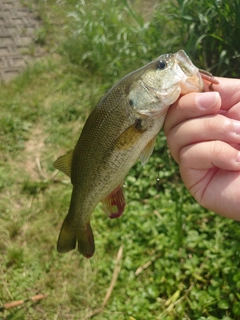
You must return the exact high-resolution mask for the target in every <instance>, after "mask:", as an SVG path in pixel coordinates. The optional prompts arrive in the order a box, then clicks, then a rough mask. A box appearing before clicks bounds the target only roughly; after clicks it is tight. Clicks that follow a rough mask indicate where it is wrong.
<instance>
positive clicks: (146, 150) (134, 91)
mask: <svg viewBox="0 0 240 320" xmlns="http://www.w3.org/2000/svg"><path fill="white" fill-rule="evenodd" d="M202 76H203V77H204V78H205V79H206V80H207V81H210V82H212V83H216V81H215V79H214V78H213V77H212V76H211V74H209V73H207V72H204V73H203V74H201V73H200V72H199V70H198V68H197V67H196V66H194V65H193V64H192V62H191V60H190V59H189V57H188V56H187V55H186V53H185V52H184V51H183V50H181V51H178V52H177V53H175V54H165V55H161V56H160V57H158V58H157V59H155V60H153V61H152V62H150V63H149V64H147V65H146V66H144V67H142V68H140V69H138V70H136V71H133V72H132V73H130V74H128V75H127V76H125V77H124V78H123V79H122V80H120V81H119V82H118V83H117V84H115V85H114V86H113V87H112V88H111V89H110V90H109V91H108V92H107V94H106V95H105V96H104V97H103V98H102V99H101V100H100V102H99V103H98V105H97V106H96V107H95V109H94V110H93V111H92V113H91V114H90V116H89V117H88V119H87V121H86V123H85V125H84V127H83V130H82V133H81V135H80V137H79V140H78V142H77V144H76V146H75V148H74V149H73V150H72V151H70V152H68V153H67V154H65V155H63V156H61V157H59V158H58V159H57V160H56V161H55V163H54V166H55V168H57V169H59V170H61V171H62V172H64V173H65V174H67V175H68V176H69V177H70V178H71V182H72V185H73V192H72V197H71V202H70V208H69V211H68V214H67V216H66V218H65V220H64V222H63V225H62V228H61V231H60V234H59V238H58V243H57V249H58V251H59V252H68V251H70V250H72V249H74V248H75V247H76V243H78V251H79V252H80V253H81V254H83V255H84V256H85V257H88V258H89V257H91V256H92V255H93V254H94V251H95V245H94V237H93V232H92V229H91V225H90V217H91V214H92V212H93V211H94V208H95V206H96V205H97V204H98V203H99V202H100V201H101V202H102V204H103V209H104V211H105V212H106V214H107V215H108V216H109V217H110V218H116V217H119V216H120V215H121V214H122V213H123V211H124V207H125V200H124V193H123V188H122V186H123V182H124V178H125V176H126V175H127V173H128V171H129V170H130V168H131V167H132V166H133V165H134V164H135V162H136V161H137V160H138V159H139V158H140V160H141V163H142V165H143V164H145V163H146V162H147V160H148V158H149V157H150V155H151V153H152V151H153V148H154V144H155V140H156V136H157V134H158V132H159V131H160V129H161V127H162V125H163V123H164V120H165V117H166V114H167V110H168V108H169V106H170V105H171V104H172V103H174V102H175V101H176V100H177V99H178V98H179V96H180V95H181V94H186V93H188V92H193V91H198V92H199V91H202V90H203V81H202Z"/></svg>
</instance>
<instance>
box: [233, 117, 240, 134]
mask: <svg viewBox="0 0 240 320" xmlns="http://www.w3.org/2000/svg"><path fill="white" fill-rule="evenodd" d="M232 124H233V131H234V133H235V134H237V135H239V134H240V121H237V120H234V121H233V122H232Z"/></svg>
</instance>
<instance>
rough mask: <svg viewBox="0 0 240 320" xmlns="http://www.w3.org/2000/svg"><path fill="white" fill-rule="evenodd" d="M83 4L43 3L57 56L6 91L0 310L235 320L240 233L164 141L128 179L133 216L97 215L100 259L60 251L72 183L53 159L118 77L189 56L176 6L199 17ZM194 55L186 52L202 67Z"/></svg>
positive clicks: (0, 92)
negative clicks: (186, 178)
mask: <svg viewBox="0 0 240 320" xmlns="http://www.w3.org/2000/svg"><path fill="white" fill-rule="evenodd" d="M86 3H87V2H86ZM86 3H85V2H84V1H79V2H78V1H69V2H64V1H53V0H52V1H39V2H38V3H37V7H36V10H38V13H39V15H40V16H41V18H42V20H43V22H44V23H43V27H42V28H43V29H42V31H41V32H42V34H43V35H44V37H43V40H41V41H40V43H44V46H45V50H46V51H47V52H49V54H48V55H46V56H44V57H42V58H41V59H40V60H39V61H37V62H36V63H35V64H34V65H33V66H32V67H30V68H29V69H27V70H26V71H25V72H24V73H23V74H22V75H20V76H19V77H18V78H16V79H15V80H13V81H12V82H10V83H8V84H1V88H0V132H1V145H0V150H1V152H0V190H1V194H0V207H1V214H0V239H1V241H0V252H1V255H0V259H1V260H0V281H1V286H0V303H1V304H2V305H3V304H4V303H6V302H8V301H14V300H18V299H27V298H29V297H32V296H34V295H36V294H38V293H42V294H46V295H47V297H46V298H45V299H43V300H41V301H40V302H38V303H33V302H31V301H27V302H26V303H25V304H23V305H22V306H19V307H17V308H13V309H9V310H5V311H4V312H3V314H2V315H3V318H4V319H11V320H13V319H87V318H88V316H89V315H91V314H93V313H96V310H97V311H101V312H99V313H96V314H95V316H94V318H95V319H98V320H103V319H104V320H105V319H111V320H112V319H113V320H114V319H118V320H119V319H120V320H121V319H123V320H125V319H127V320H134V319H136V320H138V319H148V320H152V319H154V320H156V319H167V320H168V319H169V320H172V319H209V320H213V319H224V320H229V319H238V318H240V292H239V287H240V271H239V265H240V255H239V238H240V237H239V229H238V225H237V224H236V223H234V222H232V221H230V220H227V219H224V218H221V217H219V216H216V215H215V214H214V213H212V212H209V211H207V210H205V209H203V208H201V207H200V206H199V205H198V204H196V203H195V201H194V200H193V199H192V197H191V196H190V195H189V194H188V192H187V191H186V189H185V188H184V187H183V185H182V183H181V180H180V177H179V174H178V168H177V166H176V164H175V163H174V161H173V160H172V158H171V155H170V154H169V151H168V150H167V147H166V139H165V137H164V135H163V134H160V135H159V137H158V141H157V144H156V148H155V151H154V154H153V156H152V157H151V159H150V161H149V162H148V163H147V164H146V165H145V166H144V167H141V166H140V164H139V163H137V164H136V165H135V166H134V167H133V168H132V169H131V171H130V173H129V175H128V176H127V178H126V187H125V191H126V196H127V207H126V212H125V213H124V215H123V216H122V217H121V218H120V219H115V220H110V219H108V218H107V217H106V216H105V215H104V213H103V212H102V210H101V206H100V205H99V206H97V208H96V210H95V211H94V213H93V218H92V227H93V230H94V234H95V239H96V253H95V255H94V257H93V258H92V259H90V260H87V259H84V258H83V257H81V256H79V254H78V253H77V252H76V251H73V252H70V253H68V254H65V255H61V254H58V253H57V251H56V240H57V237H58V233H59V230H60V227H61V224H62V221H63V219H64V217H65V215H66V213H67V210H68V205H69V200H70V195H71V185H70V182H69V180H68V179H67V177H65V176H64V175H63V174H61V173H58V174H56V172H55V170H54V168H53V166H52V164H53V162H54V160H55V159H56V158H57V157H58V156H59V155H61V154H63V153H64V152H65V151H68V150H69V149H71V148H72V147H73V145H74V144H75V142H76V140H77V138H78V136H79V133H80V131H81V128H82V127H83V124H84V122H85V120H86V118H87V116H88V115H89V113H90V111H91V110H92V108H93V107H94V106H95V105H96V103H97V101H98V100H99V99H100V98H101V97H102V95H103V94H104V93H105V91H106V89H108V88H109V87H111V86H112V84H113V83H114V82H116V81H117V80H118V79H119V77H121V76H123V75H124V74H126V73H127V72H129V71H131V70H133V69H134V68H137V67H140V66H141V65H143V64H144V63H145V62H147V61H150V60H151V59H152V58H155V57H156V56H157V55H159V54H160V53H163V52H169V51H172V50H174V51H175V50H178V49H180V48H182V45H181V39H182V38H181V34H178V33H176V32H177V31H176V30H177V28H176V27H175V24H176V23H178V24H179V27H178V29H179V30H180V31H181V32H182V29H181V28H183V27H184V28H187V25H186V24H185V25H183V24H182V20H181V19H183V17H184V16H182V15H178V16H176V12H177V11H175V18H174V19H176V20H172V21H171V22H169V24H167V25H166V24H165V28H164V23H166V19H167V17H169V16H171V17H172V15H173V13H174V11H173V10H174V8H175V9H176V10H177V9H178V8H179V7H178V6H180V7H181V8H182V7H183V5H184V6H185V7H184V10H189V11H188V16H189V17H194V18H195V15H196V12H195V11H193V12H192V11H191V12H190V9H189V8H190V6H191V5H193V4H192V3H193V2H191V1H190V2H189V8H188V9H187V4H186V3H187V2H182V1H175V2H174V3H175V7H173V6H172V7H169V2H168V1H166V2H164V1H162V2H161V4H160V6H159V7H156V9H155V10H153V11H151V15H148V19H146V17H145V16H144V15H143V13H145V11H144V10H143V11H142V10H139V9H138V8H139V7H141V1H135V2H134V1H133V2H132V4H131V3H130V2H126V1H113V0H112V1H111V6H109V4H108V3H109V2H107V1H104V0H101V1H99V2H97V3H96V2H95V1H90V2H88V3H87V4H86ZM195 3H196V2H195ZM197 3H198V6H200V5H203V4H202V3H203V2H202V1H199V2H197ZM204 3H207V1H204ZM208 3H210V1H208ZM211 3H212V2H211ZM219 3H220V4H223V2H219ZM224 3H225V4H227V3H228V1H225V2H224ZM231 3H234V1H233V2H231ZM25 4H26V5H28V2H25ZM76 4H77V7H76V6H75V5H76ZM151 4H152V2H151ZM236 4H237V2H236ZM229 8H230V2H229ZM191 10H193V9H191ZM212 10H213V9H212ZM231 10H232V9H231ZM180 12H182V11H180ZM200 12H201V11H200ZM160 17H162V18H161V19H160ZM164 19H165V20H164ZM174 21H177V22H176V23H175V22H174ZM186 21H190V22H191V21H193V18H192V20H191V19H188V20H187V19H186V20H185V22H186ZM98 23H100V28H101V29H100V30H101V35H102V36H101V37H100V36H99V33H98V27H99V24H98ZM226 23H227V22H226ZM166 26H167V27H166ZM190 29H191V28H190V24H189V30H190ZM199 29H200V26H199ZM160 31H161V32H160ZM174 32H175V35H173V36H172V37H169V35H170V34H172V33H174ZM80 35H81V36H80ZM187 36H190V35H188V34H187ZM205 38H206V37H205ZM205 38H204V39H205ZM230 41H231V39H229V42H230ZM234 41H235V40H234ZM234 41H232V43H233V42H234ZM38 43H39V41H38ZM193 43H194V41H193ZM93 44H94V45H93ZM221 45H223V48H222V50H226V48H225V47H224V44H221ZM236 45H237V44H236ZM203 47H204V46H203ZM194 48H195V47H194V46H193V47H192V48H189V52H192V55H193V57H194V58H195V59H196V62H197V61H199V63H200V62H201V61H203V58H201V57H200V58H201V59H200V58H199V56H201V55H200V53H199V51H198V50H196V48H195V49H194ZM217 49H218V50H217ZM194 50H195V51H194ZM202 50H203V49H202ZM216 50H217V52H219V50H220V49H219V48H218V47H217V48H216ZM236 50H237V49H236ZM195 54H196V56H195ZM202 57H203V55H202ZM216 57H217V53H216ZM216 57H215V59H216V60H217V58H216ZM229 61H230V60H229ZM229 66H231V61H230V62H229ZM234 67H235V65H234ZM233 72H235V71H233ZM158 178H159V179H160V185H159V186H158V188H156V180H157V179H158ZM120 248H121V249H120ZM119 250H120V251H119ZM121 250H123V251H122V255H121V257H120V256H119V254H120V253H121ZM118 271H119V274H118ZM117 275H118V277H117ZM113 276H115V280H114V281H113V284H115V286H114V288H113V290H111V286H110V283H111V281H112V279H113ZM107 293H108V294H109V297H108V298H107V301H106V294H107ZM104 301H105V302H106V303H105V308H103V309H101V306H102V304H103V302H104ZM99 308H100V310H99Z"/></svg>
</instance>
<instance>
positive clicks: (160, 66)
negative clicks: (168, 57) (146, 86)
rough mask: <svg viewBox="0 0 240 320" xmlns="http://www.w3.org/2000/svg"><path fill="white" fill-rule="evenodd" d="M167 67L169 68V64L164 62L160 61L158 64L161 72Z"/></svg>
mask: <svg viewBox="0 0 240 320" xmlns="http://www.w3.org/2000/svg"><path fill="white" fill-rule="evenodd" d="M166 66H167V62H166V61H164V60H159V61H158V63H157V69H159V70H163V69H165V68H166Z"/></svg>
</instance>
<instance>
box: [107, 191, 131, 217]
mask: <svg viewBox="0 0 240 320" xmlns="http://www.w3.org/2000/svg"><path fill="white" fill-rule="evenodd" d="M125 204H126V203H125V198H124V193H123V188H122V186H118V187H117V188H116V189H114V190H113V191H112V192H111V193H110V194H109V195H108V196H107V197H106V198H104V199H103V200H102V205H103V210H104V211H105V213H106V214H107V215H108V217H109V218H111V219H113V218H118V217H120V216H121V215H122V214H123V211H124V207H125Z"/></svg>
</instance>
